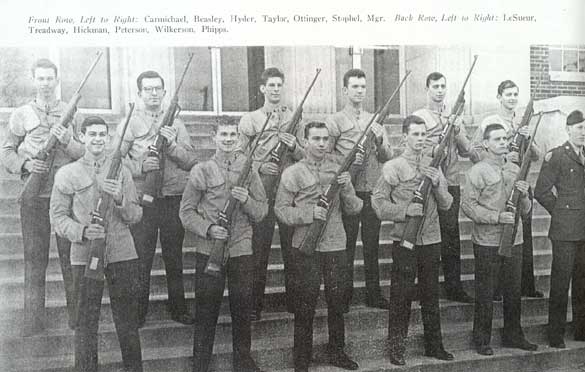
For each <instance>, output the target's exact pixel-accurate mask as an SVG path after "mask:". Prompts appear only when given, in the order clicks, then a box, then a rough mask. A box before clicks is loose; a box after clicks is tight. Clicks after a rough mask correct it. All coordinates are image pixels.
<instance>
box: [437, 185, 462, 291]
mask: <svg viewBox="0 0 585 372" xmlns="http://www.w3.org/2000/svg"><path fill="white" fill-rule="evenodd" d="M449 194H451V196H453V204H451V208H449V209H448V210H446V211H441V210H439V221H440V225H441V239H442V243H441V265H442V267H443V276H444V278H445V281H444V283H443V286H444V289H445V292H446V294H447V296H455V295H457V294H458V293H459V292H461V291H462V290H463V287H462V285H461V241H460V235H459V205H460V203H461V191H460V190H459V185H457V186H449Z"/></svg>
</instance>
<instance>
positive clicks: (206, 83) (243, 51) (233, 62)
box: [174, 47, 264, 115]
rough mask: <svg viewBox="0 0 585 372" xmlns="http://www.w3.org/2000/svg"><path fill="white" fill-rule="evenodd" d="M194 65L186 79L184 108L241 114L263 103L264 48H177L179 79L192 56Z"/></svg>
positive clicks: (176, 62)
mask: <svg viewBox="0 0 585 372" xmlns="http://www.w3.org/2000/svg"><path fill="white" fill-rule="evenodd" d="M189 53H194V54H195V56H194V58H193V63H192V64H191V66H190V68H189V71H188V72H187V75H186V77H185V81H184V83H183V88H182V89H181V93H180V99H179V101H180V102H181V105H182V108H183V110H185V111H190V112H192V113H197V114H209V115H219V114H226V113H228V114H230V113H231V114H237V113H242V112H247V111H252V110H256V109H257V108H258V107H261V106H262V104H263V98H264V97H262V95H261V94H259V87H260V75H261V74H262V71H263V70H264V48H263V47H226V48H216V47H211V48H207V47H203V48H175V49H174V57H175V78H176V79H177V80H176V81H177V82H178V80H179V79H180V78H181V74H182V73H183V68H184V66H185V63H186V61H187V58H188V56H189Z"/></svg>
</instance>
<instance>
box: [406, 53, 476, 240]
mask: <svg viewBox="0 0 585 372" xmlns="http://www.w3.org/2000/svg"><path fill="white" fill-rule="evenodd" d="M476 62H477V55H476V56H473V62H472V64H471V67H470V68H469V72H468V73H467V77H466V78H465V81H464V82H463V86H462V87H461V91H460V92H459V95H458V96H457V100H456V101H455V105H454V106H453V110H452V111H451V112H452V113H453V115H452V116H451V117H450V118H449V120H448V121H447V125H446V126H445V128H444V129H443V133H442V134H441V141H440V142H439V145H438V146H437V147H436V149H435V156H434V157H433V160H432V161H431V164H430V166H431V167H433V168H437V169H439V168H440V167H441V166H442V165H443V162H444V161H445V158H446V152H447V151H448V145H449V143H450V142H451V137H453V135H454V128H453V125H454V123H455V121H456V120H457V118H458V117H459V116H460V115H461V114H462V113H463V108H464V105H465V86H466V85H467V82H468V81H469V78H470V77H471V72H472V71H473V67H474V66H475V63H476ZM431 185H432V181H431V179H430V178H428V177H425V178H424V179H423V180H422V181H421V183H420V184H419V185H418V187H417V188H416V190H415V191H414V197H413V198H412V201H411V203H419V204H422V206H423V211H424V209H425V208H424V207H425V206H426V204H427V200H428V196H429V193H430V191H431ZM423 221H424V215H423V216H407V217H406V224H405V227H404V232H403V234H402V240H401V241H400V246H401V247H404V248H407V249H413V248H414V246H415V245H416V238H417V237H418V234H419V233H420V229H421V227H422V224H423Z"/></svg>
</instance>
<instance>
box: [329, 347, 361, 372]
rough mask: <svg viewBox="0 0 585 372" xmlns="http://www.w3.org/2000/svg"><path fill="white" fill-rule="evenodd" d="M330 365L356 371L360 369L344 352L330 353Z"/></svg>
mask: <svg viewBox="0 0 585 372" xmlns="http://www.w3.org/2000/svg"><path fill="white" fill-rule="evenodd" d="M329 364H331V365H332V366H335V367H339V368H343V369H347V370H350V371H355V370H357V369H359V368H360V367H359V365H358V364H357V363H356V362H354V361H353V360H351V359H350V358H349V356H347V354H346V353H344V352H343V351H337V352H335V353H329Z"/></svg>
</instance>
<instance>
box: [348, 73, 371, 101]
mask: <svg viewBox="0 0 585 372" xmlns="http://www.w3.org/2000/svg"><path fill="white" fill-rule="evenodd" d="M343 94H345V95H346V96H347V99H348V100H349V102H351V103H354V104H359V103H362V102H363V100H364V98H366V78H364V77H360V78H358V77H356V76H351V77H350V78H349V79H348V80H347V86H346V87H343Z"/></svg>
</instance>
